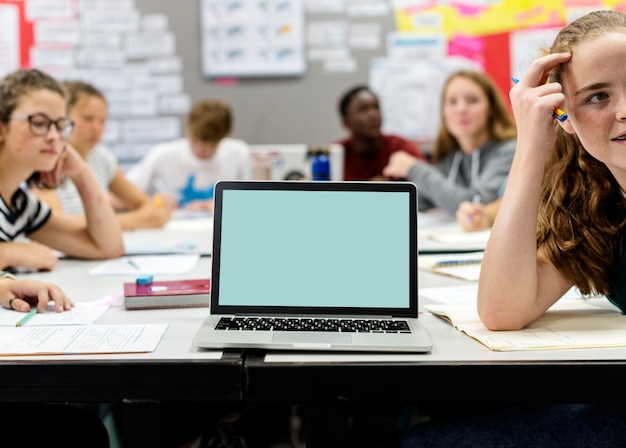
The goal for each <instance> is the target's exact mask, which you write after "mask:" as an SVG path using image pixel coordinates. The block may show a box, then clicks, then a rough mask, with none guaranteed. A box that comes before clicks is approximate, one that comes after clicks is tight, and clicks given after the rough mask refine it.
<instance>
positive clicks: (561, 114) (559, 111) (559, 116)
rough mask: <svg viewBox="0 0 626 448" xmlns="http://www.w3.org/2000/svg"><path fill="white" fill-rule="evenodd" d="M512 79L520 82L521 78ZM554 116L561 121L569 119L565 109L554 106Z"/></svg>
mask: <svg viewBox="0 0 626 448" xmlns="http://www.w3.org/2000/svg"><path fill="white" fill-rule="evenodd" d="M511 80H512V81H513V82H514V83H515V84H517V83H518V82H519V79H517V78H515V77H513V78H511ZM552 116H553V117H554V118H556V119H557V120H559V121H560V122H563V121H565V120H567V114H566V113H565V111H563V109H560V108H558V107H555V108H554V112H553V113H552Z"/></svg>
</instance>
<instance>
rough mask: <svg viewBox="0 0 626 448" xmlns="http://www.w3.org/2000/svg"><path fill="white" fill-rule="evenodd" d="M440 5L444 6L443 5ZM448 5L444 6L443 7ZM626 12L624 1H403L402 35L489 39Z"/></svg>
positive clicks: (400, 10)
mask: <svg viewBox="0 0 626 448" xmlns="http://www.w3.org/2000/svg"><path fill="white" fill-rule="evenodd" d="M439 3H442V4H441V5H440V4H439ZM443 3H445V4H443ZM597 9H626V1H624V0H500V1H493V0H491V1H490V0H485V1H482V2H481V1H476V0H473V1H472V0H468V1H463V0H459V1H447V2H418V1H416V2H415V4H414V5H412V4H411V2H407V1H403V2H402V6H401V7H399V8H397V9H396V10H395V11H394V13H395V18H396V24H397V28H398V30H399V31H412V32H425V33H434V32H439V33H444V34H445V35H446V36H448V38H450V37H451V36H454V35H459V34H460V35H466V36H474V37H480V36H486V35H492V34H499V33H505V32H509V31H513V30H517V29H526V28H538V27H554V26H561V25H564V24H565V23H567V22H568V21H570V20H572V19H573V18H576V17H577V16H579V15H582V14H584V13H586V12H588V11H591V10H597Z"/></svg>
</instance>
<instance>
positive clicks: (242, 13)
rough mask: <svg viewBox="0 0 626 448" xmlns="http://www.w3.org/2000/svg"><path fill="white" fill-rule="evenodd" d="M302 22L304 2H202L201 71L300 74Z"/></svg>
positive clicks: (232, 74) (302, 64)
mask: <svg viewBox="0 0 626 448" xmlns="http://www.w3.org/2000/svg"><path fill="white" fill-rule="evenodd" d="M304 22H305V8H304V0H265V1H259V2H246V1H242V0H201V1H200V33H201V46H200V47H201V60H202V72H203V75H204V76H206V77H209V78H218V77H274V76H301V75H303V74H304V72H305V70H306V57H305V45H304V42H305V38H304Z"/></svg>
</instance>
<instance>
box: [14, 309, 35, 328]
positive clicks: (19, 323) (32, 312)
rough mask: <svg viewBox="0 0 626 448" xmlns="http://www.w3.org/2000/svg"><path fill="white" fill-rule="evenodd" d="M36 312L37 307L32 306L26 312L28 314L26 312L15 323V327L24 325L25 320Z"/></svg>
mask: <svg viewBox="0 0 626 448" xmlns="http://www.w3.org/2000/svg"><path fill="white" fill-rule="evenodd" d="M35 314H37V308H33V309H32V310H30V311H29V312H28V314H26V316H24V317H22V318H21V319H20V320H19V321H18V322H17V323H16V324H15V326H16V327H23V326H24V325H26V322H28V321H29V320H31V319H32V318H33V316H34V315H35Z"/></svg>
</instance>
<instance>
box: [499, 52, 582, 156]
mask: <svg viewBox="0 0 626 448" xmlns="http://www.w3.org/2000/svg"><path fill="white" fill-rule="evenodd" d="M570 58H571V53H552V54H549V55H546V56H542V57H540V58H537V59H535V60H534V61H533V62H532V63H531V65H530V67H529V68H528V70H527V71H526V73H525V74H524V76H522V77H521V78H520V79H519V82H518V83H517V84H515V85H514V86H513V88H512V89H511V91H510V93H509V97H510V98H511V105H512V106H513V113H514V115H515V122H516V124H517V136H518V145H517V149H516V153H517V152H518V151H519V150H522V151H523V152H525V151H526V150H528V151H531V152H532V154H533V156H534V157H536V156H537V154H538V153H543V154H544V155H546V156H547V154H548V152H549V151H550V149H551V148H552V147H553V145H554V140H555V136H556V133H555V126H554V120H553V119H551V117H552V116H553V114H555V113H556V112H555V109H556V108H558V107H559V106H560V105H561V104H563V102H564V100H565V95H564V94H563V91H562V90H563V88H562V86H561V84H560V83H558V82H550V83H547V84H546V80H547V79H548V74H549V73H550V71H551V70H553V69H554V68H555V67H557V66H558V65H560V64H563V63H566V62H567V61H569V60H570ZM548 117H550V118H548ZM557 122H558V123H559V124H560V125H561V126H565V125H567V124H568V123H569V121H563V122H562V121H557ZM522 142H524V145H523V147H522V145H521V143H522ZM544 161H545V159H544ZM536 162H539V163H542V162H541V160H540V159H539V160H536Z"/></svg>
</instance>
